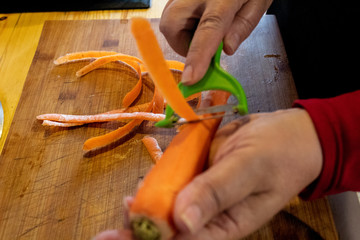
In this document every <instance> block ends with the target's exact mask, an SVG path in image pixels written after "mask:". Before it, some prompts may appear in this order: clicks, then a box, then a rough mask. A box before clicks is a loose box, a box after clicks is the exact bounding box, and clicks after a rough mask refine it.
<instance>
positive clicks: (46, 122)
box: [42, 120, 83, 127]
mask: <svg viewBox="0 0 360 240" xmlns="http://www.w3.org/2000/svg"><path fill="white" fill-rule="evenodd" d="M42 125H43V126H51V127H77V126H81V125H83V123H64V122H55V121H51V120H44V121H43V122H42Z"/></svg>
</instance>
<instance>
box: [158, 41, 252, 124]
mask: <svg viewBox="0 0 360 240" xmlns="http://www.w3.org/2000/svg"><path fill="white" fill-rule="evenodd" d="M222 49H223V43H222V42H221V44H220V45H219V47H218V49H217V51H216V53H215V55H214V57H213V58H212V60H211V62H210V66H209V68H208V70H207V72H206V73H205V76H204V77H203V78H202V79H201V80H200V81H199V82H197V83H195V84H193V85H190V86H186V85H184V84H182V83H181V82H180V83H179V84H178V88H179V89H180V91H181V93H182V94H183V96H184V97H185V98H186V97H189V96H191V95H193V94H195V93H199V92H202V91H207V90H223V91H227V92H230V93H231V94H233V95H234V96H235V97H236V98H237V100H238V104H237V105H235V106H231V108H232V111H233V112H236V113H239V114H240V115H244V114H247V113H248V107H247V100H246V95H245V92H244V90H243V88H242V86H241V84H240V83H239V82H238V81H237V80H236V78H234V77H233V76H232V75H231V74H229V73H228V72H226V71H225V70H224V69H223V68H222V67H221V66H220V56H221V52H222ZM226 106H228V105H225V106H215V107H212V108H213V110H210V111H209V112H207V111H203V113H205V112H206V113H214V112H223V111H224V110H226V108H227V109H228V107H226ZM200 110H201V109H200ZM198 114H199V113H198ZM216 116H217V117H219V116H220V117H221V116H223V115H216ZM216 116H215V117H216ZM179 119H180V118H179V117H178V116H176V114H174V110H173V109H172V108H171V107H170V106H169V105H167V106H166V109H165V119H164V120H161V121H159V122H157V123H156V124H155V126H156V127H162V128H171V127H174V126H175V125H177V122H178V121H179ZM201 120H204V119H201ZM201 120H200V121H201ZM179 123H180V122H179ZM183 123H185V122H182V123H181V124H183Z"/></svg>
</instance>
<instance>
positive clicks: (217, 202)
mask: <svg viewBox="0 0 360 240" xmlns="http://www.w3.org/2000/svg"><path fill="white" fill-rule="evenodd" d="M193 184H195V186H196V188H197V189H198V190H199V192H198V194H199V197H201V199H203V200H204V204H203V205H202V207H203V208H205V209H212V210H213V211H212V212H214V213H217V212H219V211H221V206H222V204H221V197H220V194H219V192H218V190H217V189H216V188H215V187H214V186H213V184H211V183H210V182H209V181H208V180H206V179H204V178H201V177H196V178H195V179H194V181H193Z"/></svg>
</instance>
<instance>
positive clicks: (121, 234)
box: [93, 230, 133, 240]
mask: <svg viewBox="0 0 360 240" xmlns="http://www.w3.org/2000/svg"><path fill="white" fill-rule="evenodd" d="M93 239H94V240H132V239H133V238H132V233H131V231H130V230H106V231H104V232H101V233H99V234H98V235H96V236H95V237H94V238H93Z"/></svg>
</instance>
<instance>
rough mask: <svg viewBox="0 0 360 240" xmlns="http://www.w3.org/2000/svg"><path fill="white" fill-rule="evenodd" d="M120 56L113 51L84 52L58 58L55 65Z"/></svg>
mask: <svg viewBox="0 0 360 240" xmlns="http://www.w3.org/2000/svg"><path fill="white" fill-rule="evenodd" d="M115 54H118V53H117V52H113V51H84V52H74V53H68V54H66V55H64V56H61V57H59V58H57V59H56V60H55V61H54V63H55V64H56V65H60V64H65V63H68V62H73V61H78V60H85V59H94V58H98V57H103V56H108V55H115Z"/></svg>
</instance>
